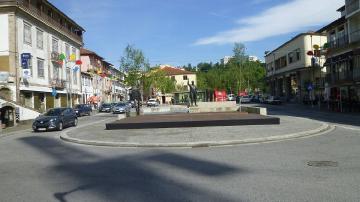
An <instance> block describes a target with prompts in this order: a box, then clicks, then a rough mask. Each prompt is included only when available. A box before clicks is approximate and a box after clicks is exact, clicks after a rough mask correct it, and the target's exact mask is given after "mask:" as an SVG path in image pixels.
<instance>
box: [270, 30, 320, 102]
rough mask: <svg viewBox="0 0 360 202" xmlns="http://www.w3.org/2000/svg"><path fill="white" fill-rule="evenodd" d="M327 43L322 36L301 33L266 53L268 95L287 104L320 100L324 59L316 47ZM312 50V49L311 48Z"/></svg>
mask: <svg viewBox="0 0 360 202" xmlns="http://www.w3.org/2000/svg"><path fill="white" fill-rule="evenodd" d="M326 42H327V37H326V36H325V35H324V34H322V33H302V34H299V35H297V36H295V37H294V38H292V39H291V40H289V41H287V42H286V43H284V44H282V45H281V46H280V47H278V48H277V49H275V50H273V51H271V52H266V56H265V63H266V70H267V74H266V79H267V83H268V86H269V87H270V93H271V94H272V95H274V96H278V97H281V98H283V99H284V100H286V101H297V102H302V101H305V100H315V99H320V98H319V97H320V96H322V92H323V89H324V82H323V81H324V77H325V73H324V69H323V68H321V67H322V65H323V63H324V62H325V57H324V56H323V55H321V54H320V52H319V51H320V50H315V49H318V47H322V46H323V45H324V44H325V43H326ZM314 47H315V48H314Z"/></svg>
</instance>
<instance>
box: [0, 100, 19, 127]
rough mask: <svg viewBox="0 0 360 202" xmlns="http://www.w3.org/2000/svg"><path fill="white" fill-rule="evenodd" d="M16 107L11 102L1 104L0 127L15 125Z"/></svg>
mask: <svg viewBox="0 0 360 202" xmlns="http://www.w3.org/2000/svg"><path fill="white" fill-rule="evenodd" d="M14 117H15V108H14V106H12V105H11V104H7V103H4V104H2V105H0V127H1V128H2V129H4V128H8V127H13V126H14V125H15V118H14Z"/></svg>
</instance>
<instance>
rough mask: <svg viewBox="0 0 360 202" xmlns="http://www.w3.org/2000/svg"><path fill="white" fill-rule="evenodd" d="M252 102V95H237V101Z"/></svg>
mask: <svg viewBox="0 0 360 202" xmlns="http://www.w3.org/2000/svg"><path fill="white" fill-rule="evenodd" d="M240 102H241V103H250V102H251V97H250V96H237V97H236V103H237V104H239V103H240Z"/></svg>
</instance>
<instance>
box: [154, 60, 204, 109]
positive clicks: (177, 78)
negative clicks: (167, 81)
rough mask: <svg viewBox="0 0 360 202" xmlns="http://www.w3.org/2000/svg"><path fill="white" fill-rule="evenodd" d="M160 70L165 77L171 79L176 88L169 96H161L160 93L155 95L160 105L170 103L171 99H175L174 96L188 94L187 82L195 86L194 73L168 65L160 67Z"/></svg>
mask: <svg viewBox="0 0 360 202" xmlns="http://www.w3.org/2000/svg"><path fill="white" fill-rule="evenodd" d="M160 70H161V71H163V72H165V74H166V76H167V77H169V78H171V79H172V80H173V81H174V82H175V86H176V92H173V93H169V94H162V93H161V92H158V93H157V98H158V99H159V100H160V102H161V103H162V104H166V103H171V99H172V98H174V99H176V98H175V96H176V94H179V93H182V94H186V92H189V86H188V82H189V83H192V82H194V84H195V85H197V81H196V73H195V72H190V71H186V70H184V69H181V68H176V67H172V66H169V65H162V66H160ZM177 100H178V99H177Z"/></svg>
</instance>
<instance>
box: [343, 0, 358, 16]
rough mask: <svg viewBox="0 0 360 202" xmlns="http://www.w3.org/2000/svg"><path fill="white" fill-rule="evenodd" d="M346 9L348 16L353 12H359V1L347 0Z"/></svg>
mask: <svg viewBox="0 0 360 202" xmlns="http://www.w3.org/2000/svg"><path fill="white" fill-rule="evenodd" d="M345 7H346V15H350V14H352V13H353V12H355V11H357V10H359V8H360V4H359V0H346V3H345Z"/></svg>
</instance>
